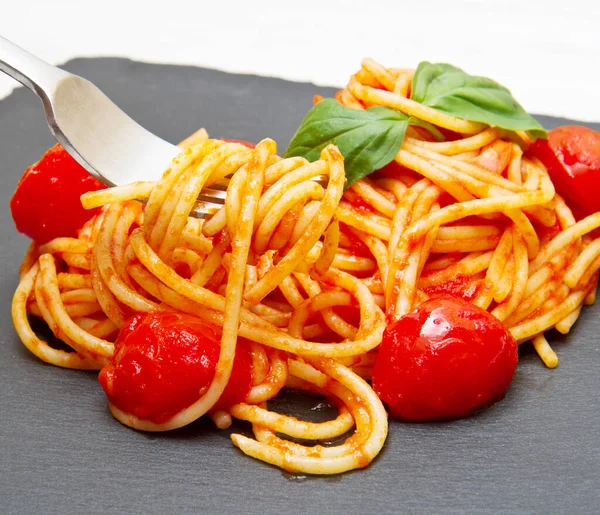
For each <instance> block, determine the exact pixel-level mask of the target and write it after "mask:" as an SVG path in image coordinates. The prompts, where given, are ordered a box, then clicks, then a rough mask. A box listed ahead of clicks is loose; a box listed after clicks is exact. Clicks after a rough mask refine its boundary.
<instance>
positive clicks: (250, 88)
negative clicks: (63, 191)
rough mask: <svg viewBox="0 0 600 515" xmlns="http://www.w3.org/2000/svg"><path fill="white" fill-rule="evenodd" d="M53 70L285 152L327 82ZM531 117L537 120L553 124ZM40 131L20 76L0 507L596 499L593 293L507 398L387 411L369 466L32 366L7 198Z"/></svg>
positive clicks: (6, 295)
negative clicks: (169, 412) (149, 407)
mask: <svg viewBox="0 0 600 515" xmlns="http://www.w3.org/2000/svg"><path fill="white" fill-rule="evenodd" d="M65 68H66V69H67V70H69V71H72V72H75V73H78V74H80V75H82V76H84V77H86V78H89V79H90V80H92V81H93V82H94V83H96V84H97V85H98V86H100V87H101V88H102V89H103V90H104V91H105V92H106V93H107V94H108V96H109V97H111V98H112V99H113V100H114V101H115V102H116V103H117V104H119V105H120V106H121V107H122V108H123V109H124V110H125V111H126V112H128V113H129V114H130V115H131V116H132V117H133V118H135V119H136V120H137V121H139V122H140V123H141V124H142V125H143V126H145V127H147V128H148V129H149V130H151V131H153V132H155V133H156V134H158V135H160V136H161V137H163V138H165V139H167V140H169V141H172V142H177V141H179V140H180V139H182V138H184V137H185V136H187V135H188V134H190V133H191V132H193V131H194V130H196V129H197V128H198V127H200V126H204V127H206V128H207V129H208V131H209V133H210V134H211V135H212V136H214V137H228V138H241V139H246V140H250V141H258V140H259V139H261V138H263V137H266V136H271V137H274V139H276V140H277V141H278V143H279V145H280V149H283V148H284V146H285V145H286V144H287V142H288V141H289V139H290V138H291V136H292V134H293V132H294V129H295V128H296V127H297V125H298V123H299V121H300V120H301V119H302V117H303V115H304V113H305V112H306V111H307V110H308V108H309V107H310V105H311V102H312V95H313V94H314V93H317V92H321V93H325V94H331V93H332V91H333V90H331V89H324V88H321V89H318V88H316V87H314V86H313V85H310V84H299V83H291V82H286V81H282V80H278V79H271V78H261V77H254V76H241V75H232V74H226V73H222V72H218V71H214V70H205V69H199V68H192V67H180V66H166V65H154V64H143V63H137V62H132V61H129V60H122V59H114V58H103V59H76V60H73V61H71V62H69V63H67V64H66V65H65ZM540 120H541V121H542V123H544V125H545V126H547V127H552V126H554V125H556V124H559V123H561V121H560V120H557V119H549V118H544V117H540ZM595 128H596V129H599V128H600V125H596V126H595ZM52 144H53V138H52V136H51V135H50V133H49V132H48V130H47V129H46V125H45V121H44V118H43V114H42V109H41V106H40V104H39V102H38V100H37V99H36V98H35V96H34V95H33V94H32V93H30V92H29V91H26V90H24V89H19V90H16V91H15V92H14V93H13V94H12V95H11V96H10V97H8V98H7V99H5V100H3V101H1V102H0V463H1V469H0V512H2V513H4V514H7V515H8V514H37V513H47V514H63V513H90V514H113V513H114V514H117V513H130V514H138V513H139V514H154V513H156V514H159V513H200V512H202V513H261V514H283V513H567V512H569V513H594V512H598V511H600V409H599V408H600V400H599V399H600V396H599V395H598V393H599V391H600V344H599V343H598V340H599V334H600V309H599V308H598V307H597V306H596V307H591V308H585V309H584V311H583V314H582V316H581V319H580V320H579V322H578V323H577V324H576V326H575V328H574V329H573V331H572V333H571V334H570V335H568V336H566V337H563V336H561V335H558V334H553V335H551V339H552V341H553V343H554V344H555V348H556V350H557V352H558V354H559V357H560V359H561V362H560V365H559V367H558V368H557V369H556V370H553V371H551V370H547V369H545V368H544V367H543V365H542V364H541V363H540V361H539V360H538V359H537V357H536V356H535V355H533V353H532V352H531V350H527V349H523V351H522V356H521V358H522V359H521V363H520V365H519V367H518V371H517V373H516V377H515V380H514V382H513V385H512V387H511V389H510V390H509V393H508V396H507V398H506V400H505V401H504V402H501V403H499V404H497V405H496V406H494V407H493V408H491V409H488V410H487V411H484V412H483V413H481V414H479V415H478V416H476V417H474V418H471V419H468V420H460V421H456V422H449V423H443V424H401V423H397V422H392V423H391V427H390V435H389V438H388V441H387V443H386V445H385V448H384V450H383V452H382V453H381V455H380V457H379V458H378V459H377V460H376V461H375V462H374V463H372V464H371V466H370V467H369V468H368V469H366V470H361V471H356V472H352V473H348V474H344V475H341V476H337V477H332V478H303V477H296V476H290V475H288V474H286V473H282V472H281V471H280V470H278V469H276V468H273V467H270V466H268V465H265V464H263V463H260V462H258V461H255V460H252V459H250V458H247V457H245V456H243V455H242V454H241V453H240V452H239V451H238V450H237V449H235V448H234V446H233V445H232V444H231V443H230V441H229V440H228V436H227V433H226V432H220V431H217V430H215V429H214V428H212V425H211V423H210V422H209V421H200V422H197V423H195V424H193V425H192V426H191V427H188V428H184V429H182V430H179V431H175V432H173V433H171V434H166V435H145V434H142V433H138V432H135V431H132V430H130V429H127V428H125V427H123V426H121V425H120V424H119V423H118V422H117V421H115V420H114V419H113V418H112V417H111V416H110V414H109V412H108V409H107V406H106V400H105V398H104V394H103V393H102V390H101V388H100V387H99V385H98V383H97V381H96V376H95V374H94V373H85V372H75V371H67V370H60V369H58V368H54V367H51V366H48V365H45V364H43V363H41V362H40V361H38V360H37V359H36V358H35V357H33V356H32V355H30V354H29V352H28V351H27V350H26V349H25V348H24V347H23V346H22V345H21V343H20V342H19V340H18V338H17V335H16V334H15V331H14V329H13V327H12V323H11V319H10V302H11V297H12V294H13V290H14V288H15V286H16V285H17V271H18V266H19V263H20V261H21V258H22V256H23V253H24V252H25V249H26V246H27V240H26V238H24V237H23V236H21V235H18V234H17V233H16V232H15V230H14V226H13V223H12V220H11V217H10V211H9V209H8V202H9V199H10V196H11V194H12V192H13V191H14V188H15V186H16V183H17V181H18V179H19V177H20V175H21V172H22V170H24V168H25V167H26V166H27V165H29V164H30V163H32V162H34V161H35V160H37V159H38V158H39V156H40V155H41V154H42V153H43V152H44V150H45V149H46V148H47V147H49V146H50V145H52ZM317 404H318V399H304V400H301V399H299V398H298V397H297V396H294V395H289V396H287V397H286V398H285V399H284V400H283V401H282V402H281V403H278V405H279V406H281V407H283V408H286V409H288V410H291V412H294V413H295V412H299V411H300V410H301V408H302V407H303V411H304V412H306V413H307V414H308V415H310V416H313V417H318V416H319V415H322V412H320V411H318V410H316V411H315V410H312V411H311V410H310V408H311V407H315V405H317ZM242 429H244V428H243V427H242Z"/></svg>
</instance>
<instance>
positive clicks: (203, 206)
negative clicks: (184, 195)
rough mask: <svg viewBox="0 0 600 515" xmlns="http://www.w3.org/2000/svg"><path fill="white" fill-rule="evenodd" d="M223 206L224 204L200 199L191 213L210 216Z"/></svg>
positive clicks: (195, 215) (199, 216)
mask: <svg viewBox="0 0 600 515" xmlns="http://www.w3.org/2000/svg"><path fill="white" fill-rule="evenodd" d="M222 207H223V205H222V204H217V203H214V202H207V201H206V200H198V201H197V202H196V205H195V206H194V209H192V212H191V213H190V215H191V216H194V217H196V218H210V217H211V216H213V215H214V214H215V213H216V212H217V211H219V209H221V208H222Z"/></svg>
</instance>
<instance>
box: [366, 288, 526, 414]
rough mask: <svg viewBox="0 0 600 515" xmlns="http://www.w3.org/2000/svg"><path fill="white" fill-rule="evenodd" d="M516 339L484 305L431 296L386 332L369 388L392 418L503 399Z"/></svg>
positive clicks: (457, 410)
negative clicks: (386, 408) (479, 305)
mask: <svg viewBox="0 0 600 515" xmlns="http://www.w3.org/2000/svg"><path fill="white" fill-rule="evenodd" d="M517 361H518V352H517V344H516V342H515V340H514V339H513V337H512V336H511V335H510V334H509V333H508V332H507V331H506V330H505V329H504V327H503V326H502V324H501V323H500V321H499V320H498V319H496V318H494V317H493V316H492V315H490V314H489V313H488V312H487V311H484V310H483V309H481V308H479V307H477V306H475V305H473V304H470V303H468V302H466V301H464V300H462V299H458V298H454V297H438V298H433V299H430V300H428V301H426V302H424V303H422V304H421V305H419V307H417V309H415V310H414V311H413V312H411V313H409V314H407V315H405V316H403V317H402V318H400V319H399V320H398V321H397V322H395V323H394V324H392V325H391V326H390V327H388V328H387V329H386V330H385V332H384V333H383V341H382V342H381V346H380V349H379V356H378V358H377V360H376V362H375V366H374V368H373V388H374V390H375V391H376V392H377V394H378V395H379V397H380V398H381V400H382V401H384V402H385V403H387V405H388V408H389V410H390V414H391V416H392V417H396V418H400V419H404V420H410V421H426V420H440V419H449V418H459V417H464V416H467V415H469V414H471V413H473V412H474V411H476V410H479V409H481V408H483V407H485V406H487V405H489V404H491V403H492V402H494V401H496V400H498V399H500V398H501V397H502V396H503V395H504V392H505V391H506V389H507V388H508V385H509V384H510V381H511V379H512V377H513V373H514V371H515V367H516V365H517Z"/></svg>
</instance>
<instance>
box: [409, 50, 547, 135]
mask: <svg viewBox="0 0 600 515" xmlns="http://www.w3.org/2000/svg"><path fill="white" fill-rule="evenodd" d="M410 98H411V99H412V100H415V101H416V102H419V103H421V104H423V105H426V106H429V107H432V108H434V109H437V110H438V111H441V112H443V113H446V114H449V115H451V116H455V117H457V118H461V119H463V120H469V121H473V122H481V123H485V124H488V125H491V126H493V127H500V128H502V129H508V130H511V131H528V133H529V134H530V135H531V136H532V137H533V138H534V139H535V138H546V137H547V133H546V131H545V130H544V128H543V127H542V126H541V125H540V124H539V123H538V121H537V120H536V119H535V118H533V116H531V115H530V114H528V113H527V111H525V109H523V107H521V105H520V104H519V103H518V102H517V101H516V100H515V99H514V98H513V96H512V95H511V93H510V91H509V90H508V89H507V88H505V87H504V86H501V85H500V84H498V83H497V82H496V81H493V80H492V79H488V78H487V77H477V76H473V75H469V74H467V73H465V72H464V71H463V70H461V69H460V68H456V67H455V66H452V65H450V64H445V63H438V64H433V63H429V62H427V61H424V62H422V63H420V64H419V66H418V67H417V71H416V72H415V75H414V77H413V80H412V86H411V95H410Z"/></svg>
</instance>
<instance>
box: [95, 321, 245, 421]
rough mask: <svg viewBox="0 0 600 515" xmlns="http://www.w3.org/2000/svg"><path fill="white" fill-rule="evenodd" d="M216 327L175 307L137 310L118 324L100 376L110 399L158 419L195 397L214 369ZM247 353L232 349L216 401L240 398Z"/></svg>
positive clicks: (217, 340) (146, 417)
mask: <svg viewBox="0 0 600 515" xmlns="http://www.w3.org/2000/svg"><path fill="white" fill-rule="evenodd" d="M220 339H221V334H220V331H219V330H218V329H217V328H215V327H213V326H211V325H209V324H207V323H205V322H204V321H202V320H200V319H199V318H197V317H195V316H192V315H187V314H178V313H167V312H158V313H138V314H136V315H134V316H133V317H131V318H130V319H129V320H128V321H127V322H126V323H125V325H124V326H123V327H122V328H121V330H120V332H119V336H118V337H117V340H116V342H115V353H114V355H113V357H112V359H111V362H110V363H109V364H108V365H106V366H105V367H104V368H103V369H102V370H101V371H100V374H99V376H98V379H99V381H100V384H101V386H102V388H103V389H104V392H105V393H106V396H107V397H108V400H109V401H110V402H111V403H112V404H114V405H115V406H116V407H117V408H119V409H121V410H122V411H124V412H126V413H130V414H132V415H135V416H136V417H138V418H141V419H144V420H150V421H152V422H155V423H157V424H160V423H163V422H166V421H167V420H169V419H171V418H172V417H173V416H174V415H175V414H177V413H179V412H180V411H181V410H183V409H185V408H187V407H188V406H190V405H192V404H193V403H194V402H196V401H197V400H198V399H199V398H200V397H201V395H202V393H203V390H204V389H206V388H208V386H209V385H210V383H211V382H212V379H213V377H214V375H215V369H216V365H217V361H218V359H219V348H220ZM251 381H252V373H251V358H250V353H249V351H248V349H247V347H246V345H245V344H244V343H243V342H239V343H238V346H237V349H236V356H235V359H234V364H233V370H232V374H231V378H230V380H229V383H228V384H227V387H226V388H225V391H224V392H223V395H221V398H220V399H219V401H218V403H217V404H216V405H215V407H216V408H226V407H228V406H231V405H233V404H236V403H239V402H243V401H244V399H245V398H246V395H247V394H248V391H249V390H250V387H251Z"/></svg>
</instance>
